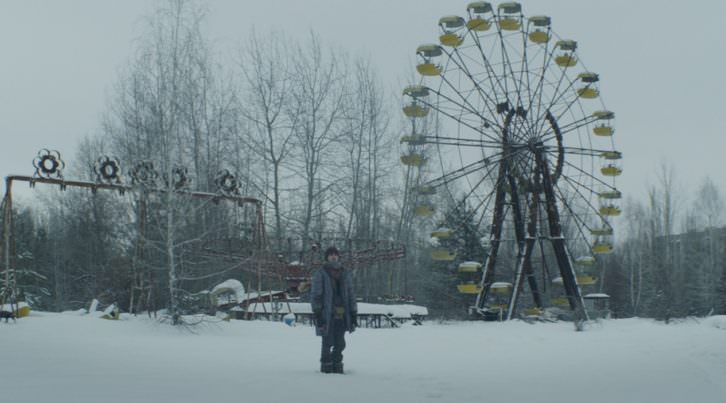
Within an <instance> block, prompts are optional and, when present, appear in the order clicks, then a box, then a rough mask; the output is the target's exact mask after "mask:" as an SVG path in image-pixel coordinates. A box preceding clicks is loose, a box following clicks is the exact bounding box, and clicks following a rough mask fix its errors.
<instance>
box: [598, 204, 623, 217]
mask: <svg viewBox="0 0 726 403" xmlns="http://www.w3.org/2000/svg"><path fill="white" fill-rule="evenodd" d="M620 213H621V210H620V207H618V206H615V205H607V206H602V207H600V214H602V215H604V216H610V217H614V216H619V215H620Z"/></svg>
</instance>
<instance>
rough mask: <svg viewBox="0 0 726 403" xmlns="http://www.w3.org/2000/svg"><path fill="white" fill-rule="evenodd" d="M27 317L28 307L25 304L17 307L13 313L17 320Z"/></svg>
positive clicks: (28, 313)
mask: <svg viewBox="0 0 726 403" xmlns="http://www.w3.org/2000/svg"><path fill="white" fill-rule="evenodd" d="M28 315H30V306H28V305H25V304H24V305H23V306H19V307H18V310H17V311H15V316H16V317H18V318H24V317H26V316H28Z"/></svg>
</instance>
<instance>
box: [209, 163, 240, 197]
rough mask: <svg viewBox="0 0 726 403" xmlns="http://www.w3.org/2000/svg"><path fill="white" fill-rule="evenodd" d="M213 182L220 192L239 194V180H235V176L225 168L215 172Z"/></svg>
mask: <svg viewBox="0 0 726 403" xmlns="http://www.w3.org/2000/svg"><path fill="white" fill-rule="evenodd" d="M214 183H216V184H217V188H218V189H219V192H220V193H223V194H226V195H237V194H239V182H238V181H237V178H236V177H235V176H234V175H233V174H232V173H231V172H229V170H227V169H223V170H221V171H219V173H217V177H216V178H215V179H214Z"/></svg>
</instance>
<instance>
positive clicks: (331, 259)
mask: <svg viewBox="0 0 726 403" xmlns="http://www.w3.org/2000/svg"><path fill="white" fill-rule="evenodd" d="M338 259H340V256H338V255H337V254H335V253H333V254H332V255H329V256H328V262H337V261H338Z"/></svg>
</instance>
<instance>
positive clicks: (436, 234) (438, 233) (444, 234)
mask: <svg viewBox="0 0 726 403" xmlns="http://www.w3.org/2000/svg"><path fill="white" fill-rule="evenodd" d="M453 233H454V231H452V230H450V229H448V228H439V229H437V230H434V231H431V237H432V238H439V239H442V238H451V235H452V234H453Z"/></svg>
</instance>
